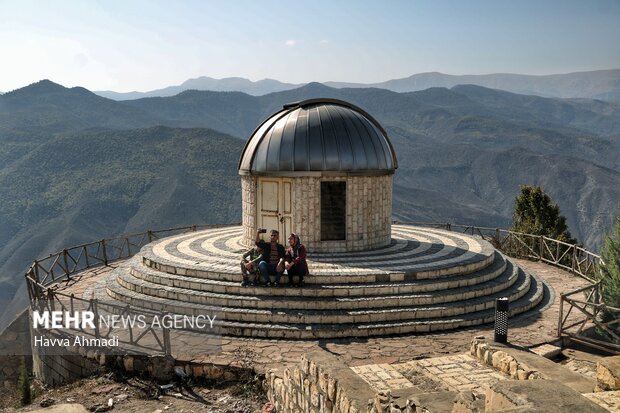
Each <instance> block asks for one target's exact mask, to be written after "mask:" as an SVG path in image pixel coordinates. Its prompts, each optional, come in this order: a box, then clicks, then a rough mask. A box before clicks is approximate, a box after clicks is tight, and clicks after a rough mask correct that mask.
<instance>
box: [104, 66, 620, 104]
mask: <svg viewBox="0 0 620 413" xmlns="http://www.w3.org/2000/svg"><path fill="white" fill-rule="evenodd" d="M324 84H325V85H326V86H330V87H333V88H338V89H341V88H379V89H386V90H391V91H393V92H399V93H403V92H416V91H419V90H424V89H428V88H431V87H446V88H451V87H454V86H457V85H464V84H471V85H477V86H484V87H487V88H492V89H500V90H505V91H508V92H513V93H519V94H526V95H536V96H542V97H556V98H588V99H601V100H608V101H620V69H611V70H596V71H589V72H574V73H565V74H554V75H542V76H538V75H519V74H513V73H494V74H488V75H447V74H444V73H439V72H429V73H418V74H415V75H412V76H409V77H406V78H402V79H392V80H388V81H385V82H379V83H349V82H325V83H324ZM303 85H304V84H303V83H300V84H292V83H283V82H280V81H278V80H274V79H263V80H259V81H256V82H253V81H251V80H248V79H245V78H241V77H228V78H224V79H214V78H211V77H206V76H202V77H199V78H195V79H189V80H187V81H185V82H183V83H182V84H180V85H177V86H169V87H166V88H163V89H157V90H152V91H149V92H127V93H119V92H113V91H98V92H95V93H96V94H98V95H100V96H103V97H106V98H110V99H114V100H133V99H140V98H145V97H167V96H175V95H177V94H179V93H181V92H183V91H185V90H190V89H195V90H202V91H214V92H243V93H247V94H248V95H253V96H262V95H266V94H269V93H274V92H282V91H285V90H291V89H296V88H298V87H300V86H303Z"/></svg>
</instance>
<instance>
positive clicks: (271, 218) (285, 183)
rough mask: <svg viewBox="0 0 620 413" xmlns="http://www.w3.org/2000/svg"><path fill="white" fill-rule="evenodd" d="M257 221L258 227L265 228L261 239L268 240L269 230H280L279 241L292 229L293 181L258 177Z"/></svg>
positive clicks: (284, 238)
mask: <svg viewBox="0 0 620 413" xmlns="http://www.w3.org/2000/svg"><path fill="white" fill-rule="evenodd" d="M257 189H258V208H257V209H256V210H257V215H258V216H257V222H258V226H259V227H260V228H265V229H267V233H266V234H263V239H264V240H265V241H269V231H271V230H272V229H277V230H278V231H279V232H280V243H283V241H282V240H286V237H287V236H288V234H289V233H290V232H291V230H292V223H293V201H292V199H291V195H292V189H293V182H292V181H291V180H290V179H286V178H259V179H258V188H257Z"/></svg>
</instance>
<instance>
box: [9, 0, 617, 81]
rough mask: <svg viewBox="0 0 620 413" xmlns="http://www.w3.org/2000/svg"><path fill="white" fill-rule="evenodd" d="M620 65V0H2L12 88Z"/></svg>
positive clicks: (529, 71)
mask: <svg viewBox="0 0 620 413" xmlns="http://www.w3.org/2000/svg"><path fill="white" fill-rule="evenodd" d="M615 68H620V0H577V1H574V0H557V1H555V0H554V1H550V0H549V1H545V0H534V1H530V0H519V1H516V0H461V1H450V0H428V1H414V0H408V1H397V0H392V1H389V0H383V1H368V0H357V1H352V0H330V1H323V0H313V1H308V2H300V1H270V0H260V1H258V0H254V1H244V0H243V1H242V0H230V1H222V0H220V1H211V0H200V1H189V0H188V1H183V0H177V1H157V0H148V1H147V0H145V1H142V0H121V1H117V0H103V1H94V0H79V1H78V0H76V1H69V0H53V1H31V0H13V1H6V0H0V91H4V92H6V91H10V90H13V89H16V88H20V87H23V86H26V85H28V84H30V83H33V82H36V81H38V80H41V79H50V80H52V81H54V82H57V83H60V84H62V85H64V86H67V87H71V86H83V87H86V88H88V89H90V90H114V91H117V92H128V91H134V90H137V91H148V90H153V89H158V88H162V87H166V86H171V85H178V84H180V83H182V82H183V81H185V80H187V79H189V78H196V77H199V76H210V77H214V78H224V77H232V76H239V77H245V78H248V79H250V80H254V81H256V80H260V79H265V78H271V79H277V80H280V81H283V82H289V83H306V82H310V81H318V82H324V81H330V80H331V81H347V82H360V83H372V82H380V81H385V80H389V79H395V78H402V77H407V76H410V75H413V74H416V73H422V72H434V71H437V72H442V73H448V74H456V75H459V74H486V73H500V72H501V73H521V74H536V75H541V74H552V73H569V72H576V71H587V70H599V69H615Z"/></svg>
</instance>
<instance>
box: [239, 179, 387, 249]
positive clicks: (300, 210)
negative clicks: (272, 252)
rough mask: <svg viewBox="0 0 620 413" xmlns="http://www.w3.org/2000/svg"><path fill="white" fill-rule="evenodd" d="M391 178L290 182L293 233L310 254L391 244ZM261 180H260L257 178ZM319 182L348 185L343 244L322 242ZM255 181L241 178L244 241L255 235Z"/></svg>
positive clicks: (248, 242) (252, 240)
mask: <svg viewBox="0 0 620 413" xmlns="http://www.w3.org/2000/svg"><path fill="white" fill-rule="evenodd" d="M392 177H393V176H392V175H383V176H340V177H338V176H323V177H319V176H317V177H298V178H293V179H292V181H293V189H292V191H293V195H292V201H293V223H292V230H293V232H296V233H298V234H300V236H301V237H302V242H303V243H304V244H305V245H306V248H307V249H308V252H309V253H312V252H345V251H364V250H368V249H373V248H378V247H383V246H386V245H388V244H389V243H390V242H391V230H392V229H391V222H392ZM259 179H260V178H259ZM321 181H345V182H346V183H347V193H346V197H347V212H346V213H347V217H346V225H347V234H346V240H343V241H321V214H320V212H321V196H320V195H321ZM256 182H257V178H256V177H251V176H242V177H241V193H242V201H243V240H244V244H245V245H246V246H250V245H252V244H253V243H254V237H255V235H256V218H255V217H256V208H257V204H256V187H257V184H256Z"/></svg>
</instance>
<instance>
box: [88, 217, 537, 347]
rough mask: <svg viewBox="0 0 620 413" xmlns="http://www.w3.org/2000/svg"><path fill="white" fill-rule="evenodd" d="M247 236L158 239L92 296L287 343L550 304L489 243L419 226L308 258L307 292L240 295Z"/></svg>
mask: <svg viewBox="0 0 620 413" xmlns="http://www.w3.org/2000/svg"><path fill="white" fill-rule="evenodd" d="M240 236H241V230H240V228H239V227H224V228H216V229H210V230H207V231H200V232H193V233H186V234H182V235H178V236H174V237H169V238H165V239H162V240H159V241H157V242H155V243H152V244H149V245H147V246H145V247H144V248H143V250H142V251H141V252H140V253H139V254H137V255H136V257H134V258H133V259H131V260H127V261H126V262H124V263H123V264H122V265H120V266H119V267H118V268H116V269H115V270H114V271H111V272H110V273H109V274H108V275H107V280H106V281H105V284H104V285H102V286H103V287H105V288H94V289H93V290H92V291H93V292H94V293H95V294H96V295H97V296H98V297H99V298H100V299H101V300H111V301H113V302H117V303H122V304H130V305H132V306H135V307H140V308H145V309H153V310H158V311H166V312H171V313H176V314H181V315H212V316H213V315H215V316H216V325H215V329H214V330H213V331H211V332H212V333H215V334H225V335H234V336H247V337H264V338H286V339H316V338H337V337H367V336H380V335H390V334H404V333H416V332H428V331H437V330H445V329H452V328H459V327H465V326H471V325H476V324H482V323H488V322H491V321H493V319H494V310H493V307H494V305H495V300H496V298H499V297H508V298H509V300H510V302H511V312H512V313H514V314H517V313H521V312H523V311H527V310H529V309H531V308H533V307H534V306H535V305H536V304H538V303H539V302H540V301H541V300H542V298H543V296H544V293H543V284H542V283H541V282H540V280H539V279H537V278H536V277H533V276H532V275H530V274H527V273H525V272H523V271H522V270H521V269H520V268H519V267H518V266H516V265H515V264H514V263H513V262H511V261H510V260H509V259H507V258H506V257H504V256H503V255H502V254H500V253H499V252H497V251H495V250H494V248H493V247H492V246H491V245H490V244H489V243H488V242H486V241H484V240H482V239H478V238H475V237H471V236H468V235H464V234H459V233H452V232H448V231H443V230H437V229H428V228H419V227H413V226H395V227H394V232H393V242H392V243H391V245H389V246H388V247H385V248H381V249H376V250H372V251H366V252H363V253H339V254H316V255H312V254H310V258H309V268H310V274H309V275H308V276H307V277H306V283H307V285H306V286H305V288H291V287H286V286H283V287H280V288H273V287H270V288H266V287H241V286H240V281H241V274H240V268H239V259H240V256H241V253H242V252H243V251H244V248H242V247H241V245H240V244H239V240H240ZM282 281H283V283H286V282H287V279H286V276H284V277H283V279H282Z"/></svg>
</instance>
